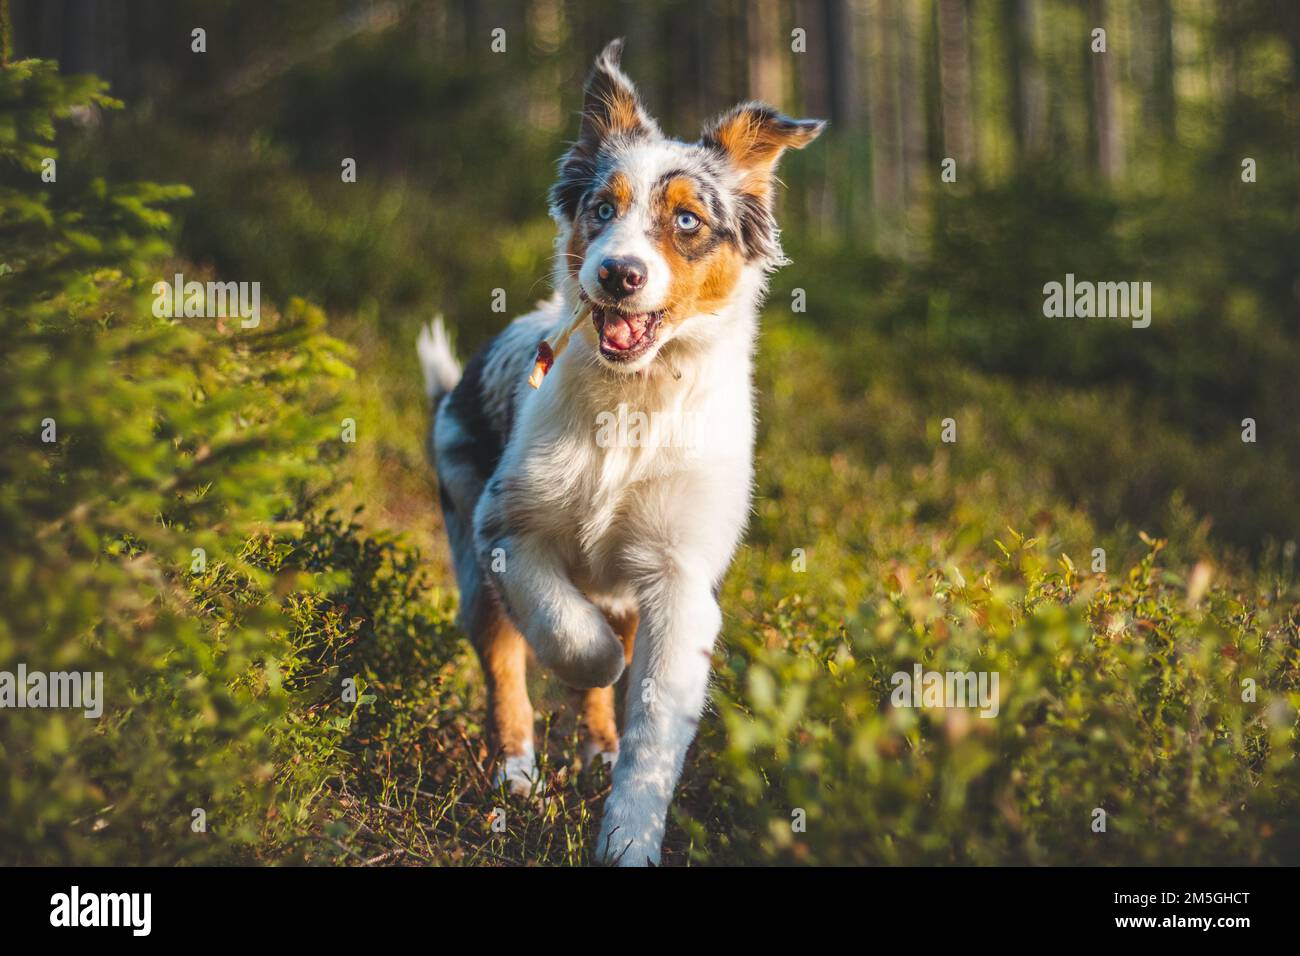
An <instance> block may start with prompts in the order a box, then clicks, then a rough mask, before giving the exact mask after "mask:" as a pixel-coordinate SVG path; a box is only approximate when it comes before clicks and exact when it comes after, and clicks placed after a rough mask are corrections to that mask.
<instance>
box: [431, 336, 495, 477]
mask: <svg viewBox="0 0 1300 956" xmlns="http://www.w3.org/2000/svg"><path fill="white" fill-rule="evenodd" d="M491 349H492V343H491V342H489V343H488V344H487V345H485V346H484V347H483V348H481V349H479V351H478V352H477V353H476V354H475V356H474V357H473V358H472V359H470V360H469V364H468V365H466V366H465V371H464V373H463V374H462V375H461V379H460V382H458V383H457V385H456V387H455V388H454V389H452V392H451V394H450V395H448V396H447V410H446V414H448V415H450V416H452V417H453V418H454V419H456V423H457V424H458V425H459V426H460V431H461V433H462V435H464V438H463V439H462V440H461V441H460V442H458V443H457V444H455V445H451V446H449V447H448V448H445V449H443V450H442V454H444V455H446V454H449V453H450V454H455V455H465V456H467V457H468V458H469V460H470V461H472V462H473V463H474V468H475V470H477V471H478V473H479V475H480V476H481V477H482V478H483V480H484V481H486V480H487V479H488V477H489V476H490V475H491V474H492V473H493V472H494V471H496V468H497V463H498V462H500V461H501V454H502V452H504V451H505V445H506V439H507V437H508V436H507V435H503V434H501V432H499V431H498V430H497V429H496V427H495V426H494V425H493V424H492V420H491V419H489V418H488V416H487V415H486V414H485V413H484V410H483V370H484V368H485V366H486V365H487V357H488V354H489V352H490V351H491Z"/></svg>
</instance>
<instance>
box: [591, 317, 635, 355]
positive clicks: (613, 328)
mask: <svg viewBox="0 0 1300 956" xmlns="http://www.w3.org/2000/svg"><path fill="white" fill-rule="evenodd" d="M601 332H602V334H603V335H604V337H605V341H606V342H607V343H609V344H610V345H612V346H614V348H616V349H630V348H631V347H632V346H633V345H635V344H636V341H637V339H639V338H640V337H641V335H640V331H639V330H638V329H637V328H636V327H635V320H634V319H627V318H624V317H623V316H621V315H607V316H605V326H604V328H603V329H602V330H601Z"/></svg>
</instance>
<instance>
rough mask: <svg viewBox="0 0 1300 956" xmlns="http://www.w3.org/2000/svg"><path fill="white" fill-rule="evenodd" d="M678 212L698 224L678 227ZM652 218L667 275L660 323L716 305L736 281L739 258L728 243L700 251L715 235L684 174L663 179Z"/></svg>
mask: <svg viewBox="0 0 1300 956" xmlns="http://www.w3.org/2000/svg"><path fill="white" fill-rule="evenodd" d="M680 212H690V213H694V214H695V215H696V216H698V217H699V218H700V221H701V223H702V225H701V226H700V228H699V229H697V230H696V231H695V232H693V233H683V232H682V231H681V230H679V229H678V228H677V226H676V223H675V222H674V220H675V219H676V217H677V214H678V213H680ZM654 221H655V231H656V233H657V236H658V238H657V240H656V245H657V247H658V249H659V252H660V254H661V255H662V256H663V257H664V261H665V262H666V263H667V264H668V270H669V273H670V275H671V279H670V281H669V287H668V314H667V315H665V316H664V320H663V321H664V324H665V325H667V326H672V325H676V324H677V323H679V322H680V321H681V320H682V319H683V318H685V317H687V316H690V315H695V314H697V313H699V312H711V311H716V310H717V309H719V308H721V307H722V306H723V305H724V304H725V303H726V302H727V300H728V299H729V298H731V295H732V293H733V292H734V291H735V288H736V283H737V282H739V281H740V275H741V271H742V270H743V268H744V265H745V262H744V257H743V256H742V255H741V254H740V250H739V249H737V248H736V246H735V245H734V244H733V243H731V242H719V243H717V244H716V245H715V246H714V247H713V248H712V249H709V251H708V252H706V253H702V250H704V249H707V248H708V246H709V243H710V242H711V241H712V240H713V238H714V237H713V233H712V224H711V223H709V221H708V219H707V217H706V215H705V207H704V204H703V203H702V202H700V199H699V196H698V194H697V193H696V191H695V185H694V183H693V182H692V181H691V180H690V179H689V178H688V177H685V176H680V177H677V178H675V179H672V180H670V181H669V182H668V183H667V184H665V186H664V188H663V190H662V193H661V198H660V199H659V201H658V202H657V205H656V208H655V210H654ZM701 253H702V254H701Z"/></svg>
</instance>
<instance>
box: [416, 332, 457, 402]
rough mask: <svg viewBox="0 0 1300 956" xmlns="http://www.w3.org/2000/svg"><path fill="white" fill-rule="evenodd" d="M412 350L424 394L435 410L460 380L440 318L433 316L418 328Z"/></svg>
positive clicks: (449, 342)
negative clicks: (417, 360) (413, 350)
mask: <svg viewBox="0 0 1300 956" xmlns="http://www.w3.org/2000/svg"><path fill="white" fill-rule="evenodd" d="M415 350H416V352H417V353H418V354H419V356H420V371H421V372H423V373H424V393H425V394H426V395H428V396H429V402H430V403H431V404H432V405H433V407H434V408H437V407H438V403H439V402H440V401H442V397H443V396H444V395H446V394H447V393H448V392H450V391H451V390H452V389H453V388H455V387H456V383H457V382H459V381H460V363H459V362H457V361H456V355H455V353H454V352H452V350H451V340H450V339H449V338H448V337H447V327H446V326H445V325H444V324H443V321H442V316H441V315H435V316H434V317H433V321H432V322H430V323H429V324H428V325H426V326H424V327H423V328H422V329H420V336H419V338H417V339H416V340H415Z"/></svg>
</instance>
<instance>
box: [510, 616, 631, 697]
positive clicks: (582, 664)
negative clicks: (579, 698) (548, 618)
mask: <svg viewBox="0 0 1300 956" xmlns="http://www.w3.org/2000/svg"><path fill="white" fill-rule="evenodd" d="M541 628H545V630H546V631H547V633H538V632H537V631H534V630H533V629H531V628H530V633H528V634H527V637H528V642H529V643H530V644H532V646H533V648H534V649H536V650H537V651H538V656H539V657H540V658H541V659H542V663H543V664H545V665H546V666H547V667H549V668H550V669H551V670H552V671H554V672H555V674H556V676H557V677H559V678H560V680H562V681H564V682H565V683H566V684H568V685H569V686H570V687H576V688H578V689H579V690H587V689H589V688H592V687H609V686H610V685H611V684H613V683H614V682H615V681H617V680H618V679H619V677H621V676H622V674H623V668H624V667H625V666H626V663H627V660H626V658H625V657H624V655H623V642H622V641H620V640H619V639H618V637H617V635H615V634H614V630H613V628H611V627H610V626H609V622H608V621H606V620H605V616H604V615H603V614H601V613H600V611H598V610H596V608H595V607H588V608H585V609H584V610H583V611H582V612H581V613H575V614H573V615H571V616H570V617H569V618H568V619H567V620H564V621H561V622H558V623H548V624H544V625H539V629H541ZM542 649H546V650H547V651H548V653H542Z"/></svg>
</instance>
